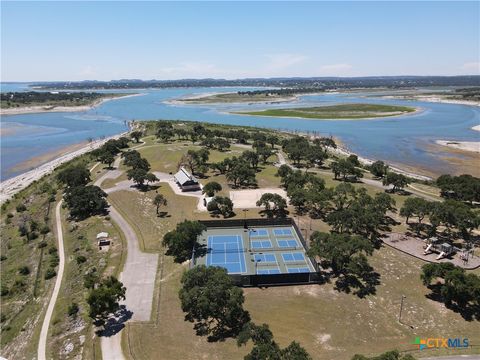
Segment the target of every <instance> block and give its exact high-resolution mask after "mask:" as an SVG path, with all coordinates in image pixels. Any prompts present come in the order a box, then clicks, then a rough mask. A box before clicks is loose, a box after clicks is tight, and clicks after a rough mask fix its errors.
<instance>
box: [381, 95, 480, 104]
mask: <svg viewBox="0 0 480 360" xmlns="http://www.w3.org/2000/svg"><path fill="white" fill-rule="evenodd" d="M382 98H384V99H398V100H413V101H425V102H431V103H444V104H454V105H468V106H480V101H470V100H455V99H444V98H442V97H439V96H435V95H423V96H422V95H414V96H408V95H405V96H402V95H384V96H382Z"/></svg>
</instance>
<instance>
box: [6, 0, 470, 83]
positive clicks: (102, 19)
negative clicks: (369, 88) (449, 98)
mask: <svg viewBox="0 0 480 360" xmlns="http://www.w3.org/2000/svg"><path fill="white" fill-rule="evenodd" d="M1 10H2V11H1V40H2V44H1V57H2V59H1V60H2V64H1V71H2V74H1V80H2V81H39V80H84V79H98V80H110V79H120V78H140V79H179V78H205V77H215V78H239V77H275V76H367V75H460V74H479V73H480V63H479V62H480V59H479V57H480V55H479V54H480V2H478V1H472V2H461V1H454V2H448V1H441V2H433V1H429V2H411V1H410V2H393V1H388V2H387V1H385V2H380V1H377V2H361V1H355V2H346V1H341V2H177V3H170V2H126V1H124V2H42V1H35V2H13V1H2V2H1Z"/></svg>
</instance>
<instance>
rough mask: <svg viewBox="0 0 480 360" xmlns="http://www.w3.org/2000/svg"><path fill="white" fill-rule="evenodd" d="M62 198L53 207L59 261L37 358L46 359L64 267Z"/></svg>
mask: <svg viewBox="0 0 480 360" xmlns="http://www.w3.org/2000/svg"><path fill="white" fill-rule="evenodd" d="M62 203H63V200H60V201H59V202H58V204H57V207H56V208H55V221H56V226H57V239H58V256H59V259H60V263H59V265H58V273H57V279H56V280H55V287H54V288H53V293H52V297H51V298H50V302H49V303H48V308H47V312H46V313H45V318H44V319H43V324H42V330H41V332H40V339H39V341H38V348H37V358H38V360H45V359H46V348H47V335H48V328H49V326H50V320H51V319H52V314H53V309H54V308H55V303H56V302H57V298H58V293H59V292H60V286H61V285H62V278H63V271H64V269H65V252H64V247H63V230H62V219H61V214H60V209H61V208H62Z"/></svg>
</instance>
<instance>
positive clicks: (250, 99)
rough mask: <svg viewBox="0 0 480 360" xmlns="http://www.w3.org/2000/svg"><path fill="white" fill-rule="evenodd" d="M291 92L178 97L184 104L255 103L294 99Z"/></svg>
mask: <svg viewBox="0 0 480 360" xmlns="http://www.w3.org/2000/svg"><path fill="white" fill-rule="evenodd" d="M295 98H296V97H295V95H293V94H288V95H287V94H277V93H266V92H261V93H254V94H249V93H223V94H212V95H205V96H202V97H191V98H184V99H179V101H180V102H183V103H185V104H217V103H257V102H284V101H292V100H295Z"/></svg>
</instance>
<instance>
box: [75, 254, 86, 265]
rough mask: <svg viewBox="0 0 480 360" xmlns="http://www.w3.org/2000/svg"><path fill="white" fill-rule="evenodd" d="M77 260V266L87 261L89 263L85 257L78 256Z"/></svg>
mask: <svg viewBox="0 0 480 360" xmlns="http://www.w3.org/2000/svg"><path fill="white" fill-rule="evenodd" d="M76 260H77V264H79V265H80V264H83V263H84V262H85V261H87V258H86V257H85V256H83V255H78V256H77V259H76Z"/></svg>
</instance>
